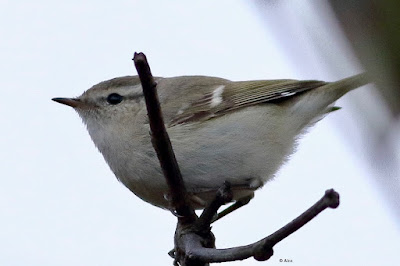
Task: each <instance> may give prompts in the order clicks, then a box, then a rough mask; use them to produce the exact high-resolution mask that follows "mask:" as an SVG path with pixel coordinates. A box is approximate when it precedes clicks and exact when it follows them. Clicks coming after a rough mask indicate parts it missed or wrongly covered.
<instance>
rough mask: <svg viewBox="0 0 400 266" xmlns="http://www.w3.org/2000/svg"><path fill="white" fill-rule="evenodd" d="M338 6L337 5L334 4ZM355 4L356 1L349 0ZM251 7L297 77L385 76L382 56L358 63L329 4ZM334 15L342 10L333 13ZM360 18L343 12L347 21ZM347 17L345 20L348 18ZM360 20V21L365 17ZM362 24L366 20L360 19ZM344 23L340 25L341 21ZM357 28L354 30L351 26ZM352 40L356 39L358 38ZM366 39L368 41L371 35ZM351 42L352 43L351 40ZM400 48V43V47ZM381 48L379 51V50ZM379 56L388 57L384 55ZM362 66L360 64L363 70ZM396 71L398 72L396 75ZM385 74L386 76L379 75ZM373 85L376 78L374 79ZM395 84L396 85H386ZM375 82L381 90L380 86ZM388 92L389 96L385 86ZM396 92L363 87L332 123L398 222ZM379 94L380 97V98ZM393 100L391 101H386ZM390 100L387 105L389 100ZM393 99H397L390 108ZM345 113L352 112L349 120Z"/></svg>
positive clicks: (260, 4)
mask: <svg viewBox="0 0 400 266" xmlns="http://www.w3.org/2000/svg"><path fill="white" fill-rule="evenodd" d="M332 2H335V5H336V6H337V7H338V6H340V3H341V2H347V1H332ZM350 2H354V1H350ZM253 4H254V5H253V7H255V10H256V12H257V13H258V14H259V15H260V16H261V18H262V19H263V21H264V22H265V27H266V28H267V29H268V30H269V32H273V34H274V37H275V38H276V39H277V40H278V42H279V44H280V45H281V46H282V49H284V50H285V52H286V54H287V56H288V59H289V60H290V61H291V62H292V64H293V69H295V71H296V72H297V73H296V74H297V75H298V77H296V78H301V79H305V78H313V79H322V80H335V79H340V78H344V77H346V76H350V75H353V74H356V73H359V72H362V71H363V70H362V69H363V68H364V69H367V70H368V71H369V72H371V71H373V72H374V73H379V74H381V73H382V76H384V74H385V75H387V68H386V66H385V62H386V61H385V60H384V59H382V60H379V56H380V54H381V51H379V50H378V52H377V51H375V53H374V56H373V57H372V58H361V60H360V61H358V59H357V57H356V55H355V53H354V52H353V49H352V44H351V43H350V42H349V41H348V39H347V38H346V35H345V33H344V30H343V29H342V27H341V24H340V23H339V21H338V20H337V19H336V16H335V13H334V12H333V10H332V8H331V7H330V5H329V3H328V1H320V0H319V1H311V0H310V1H306V0H303V1H262V0H255V1H253ZM336 10H346V9H343V8H342V9H340V8H336ZM357 13H360V12H356V11H354V12H353V13H351V12H347V13H346V14H347V15H349V16H354V15H355V14H357ZM347 18H348V17H347ZM363 18H364V17H363ZM364 19H365V18H364ZM342 22H343V21H342ZM346 22H347V23H353V24H351V26H348V28H351V29H352V30H353V31H354V30H355V29H356V30H360V31H361V29H362V28H363V27H364V26H365V25H364V24H363V23H361V20H360V21H357V20H356V19H353V20H351V19H347V20H346ZM354 24H357V25H354ZM356 36H358V35H357V34H356ZM362 36H364V37H363V38H364V39H361V38H357V39H354V40H353V41H356V42H358V45H356V47H361V48H362V47H364V44H365V42H364V43H360V41H365V40H366V39H368V38H367V37H365V35H362ZM369 37H370V36H369ZM370 39H373V38H370ZM350 41H352V40H350ZM399 45H400V44H399ZM382 47H383V46H382ZM378 48H381V46H372V45H371V44H369V43H368V49H370V50H368V51H363V52H362V53H361V52H359V53H357V54H363V55H364V56H367V55H370V54H368V52H369V53H371V49H378ZM382 53H388V52H387V51H382ZM371 60H372V62H375V61H377V62H378V61H379V64H378V66H381V65H382V66H385V67H382V68H379V72H377V71H376V69H377V68H378V67H377V66H376V65H374V64H371V63H370V64H369V65H366V64H365V62H371ZM360 62H362V63H364V64H363V67H361V64H360ZM397 71H399V70H397ZM383 73H384V74H383ZM373 78H374V81H375V82H376V81H377V80H376V79H375V76H373ZM386 83H391V84H393V83H394V82H386ZM386 83H384V82H382V81H381V80H379V81H377V85H378V87H379V89H381V88H380V87H381V86H382V84H386ZM385 88H386V91H390V90H389V89H387V88H388V86H387V87H385ZM392 89H393V90H396V92H393V93H391V94H390V93H388V92H386V93H379V92H381V91H379V92H378V91H377V90H376V89H374V88H372V85H370V86H368V88H362V89H360V90H357V91H355V92H354V93H351V94H349V95H348V96H346V97H345V98H344V99H343V100H341V105H342V106H343V105H344V107H345V110H346V112H340V114H339V115H336V116H335V117H336V119H335V118H334V119H332V120H333V121H334V122H335V124H336V126H337V127H338V128H340V130H341V131H342V134H343V138H344V139H345V141H346V142H347V145H348V146H351V148H352V150H353V151H354V154H355V155H356V157H360V158H362V159H363V161H364V165H365V167H366V169H368V172H370V173H371V176H373V177H374V183H376V184H378V187H380V188H381V192H382V194H383V195H384V196H385V197H386V199H387V200H388V201H389V202H390V203H391V204H390V205H392V208H391V210H392V211H393V213H394V214H395V215H396V216H397V218H398V219H399V218H400V208H398V206H400V182H399V181H400V180H399V179H400V178H399V177H400V124H399V123H398V122H397V123H396V120H395V119H394V118H393V116H392V114H396V112H397V108H398V107H399V106H400V102H396V101H397V98H396V97H397V94H398V92H399V91H398V87H393V86H392ZM381 95H383V96H384V97H382V96H381ZM388 95H391V96H388ZM388 98H389V99H390V100H388ZM393 98H394V99H395V101H394V103H393ZM348 112H351V114H350V115H349V113H348Z"/></svg>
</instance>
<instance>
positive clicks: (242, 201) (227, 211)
mask: <svg viewBox="0 0 400 266" xmlns="http://www.w3.org/2000/svg"><path fill="white" fill-rule="evenodd" d="M253 197H254V193H252V194H251V195H249V196H246V197H243V198H241V199H238V200H237V201H236V202H235V203H233V204H232V205H231V206H229V207H227V208H226V209H225V210H223V211H221V212H219V213H217V215H215V216H214V218H213V219H212V221H211V223H214V222H215V221H218V220H219V219H221V218H222V217H224V216H226V215H228V214H230V213H231V212H233V211H236V210H237V209H239V208H240V207H243V206H244V205H247V204H248V203H249V202H250V200H251V199H252V198H253Z"/></svg>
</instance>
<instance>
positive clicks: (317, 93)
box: [291, 73, 370, 127]
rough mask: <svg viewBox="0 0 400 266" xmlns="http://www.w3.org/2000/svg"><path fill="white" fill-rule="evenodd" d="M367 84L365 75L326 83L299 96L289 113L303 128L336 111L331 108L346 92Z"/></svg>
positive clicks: (335, 108) (334, 108)
mask: <svg viewBox="0 0 400 266" xmlns="http://www.w3.org/2000/svg"><path fill="white" fill-rule="evenodd" d="M369 82H370V80H369V78H368V76H367V74H366V73H362V74H358V75H355V76H351V77H348V78H345V79H342V80H338V81H335V82H329V83H326V84H324V85H322V86H320V87H318V88H315V89H312V90H309V91H307V92H305V93H303V94H302V95H299V97H298V98H297V99H296V102H295V103H294V104H293V106H292V108H291V112H292V114H294V117H297V119H298V120H299V122H300V123H301V125H300V127H303V126H305V125H306V124H308V123H310V122H311V121H314V120H315V119H320V116H321V115H322V116H323V115H324V114H327V113H329V112H332V111H336V110H338V108H337V107H333V104H334V102H335V101H336V100H337V99H339V98H340V97H342V96H343V95H344V94H346V93H347V92H349V91H351V90H353V89H356V88H358V87H361V86H363V85H366V84H368V83H369ZM301 121H302V122H301ZM307 121H308V122H307Z"/></svg>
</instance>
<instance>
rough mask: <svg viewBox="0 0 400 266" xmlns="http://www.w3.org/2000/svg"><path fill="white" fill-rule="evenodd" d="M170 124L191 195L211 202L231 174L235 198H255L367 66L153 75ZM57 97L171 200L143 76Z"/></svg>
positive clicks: (143, 194)
mask: <svg viewBox="0 0 400 266" xmlns="http://www.w3.org/2000/svg"><path fill="white" fill-rule="evenodd" d="M155 81H156V82H157V92H158V95H159V101H160V105H161V109H162V112H163V117H164V121H165V126H166V129H167V132H168V134H169V137H170V140H171V144H172V147H173V149H174V152H175V155H176V158H177V162H178V165H179V167H180V169H181V172H182V177H183V181H184V184H185V187H186V190H187V193H188V197H189V199H190V200H189V201H190V204H191V206H192V207H193V208H195V209H203V208H205V207H206V206H207V204H208V203H210V202H211V201H212V199H213V198H214V197H215V193H216V191H217V190H218V188H219V187H221V186H222V185H223V184H224V183H225V182H228V183H229V184H230V186H231V191H232V195H233V198H232V200H233V201H237V202H238V201H240V200H243V199H251V198H252V197H253V196H254V192H255V191H256V190H257V189H259V188H261V187H263V185H264V184H265V183H267V182H268V181H270V180H272V179H273V178H274V176H275V174H276V172H277V171H278V169H279V168H280V167H281V166H282V165H283V164H284V163H285V162H286V161H287V160H288V158H289V156H290V155H291V154H292V153H294V151H295V149H296V146H297V143H298V139H299V137H300V136H302V135H303V134H304V133H305V132H306V131H307V129H308V128H309V127H310V126H312V125H314V124H315V123H316V122H317V121H319V120H320V119H322V118H323V117H324V116H325V115H327V114H328V113H330V112H333V111H336V110H338V109H339V108H338V107H335V106H334V103H335V101H336V100H338V99H339V98H340V97H342V96H343V95H345V94H346V93H347V92H349V91H351V90H353V89H355V88H358V87H361V86H363V85H366V84H368V83H369V79H368V77H367V74H366V73H362V74H358V75H354V76H351V77H348V78H345V79H342V80H338V81H335V82H324V81H318V80H293V79H276V80H251V81H230V80H227V79H223V78H217V77H209V76H179V77H169V78H162V77H155ZM52 100H54V101H56V102H58V103H61V104H64V105H67V106H70V107H72V108H73V109H74V110H75V111H76V112H77V113H78V114H79V116H80V117H81V118H82V121H83V123H84V124H85V125H86V127H87V130H88V132H89V135H90V137H91V139H92V140H93V142H94V144H95V146H96V147H97V148H98V150H99V151H100V153H101V154H102V155H103V157H104V159H105V161H106V162H107V164H108V165H109V167H110V169H111V171H112V172H113V173H114V174H115V176H116V177H117V179H118V180H119V181H120V182H122V184H124V185H125V186H126V187H127V188H128V189H129V190H130V191H131V192H133V193H134V194H135V195H137V196H138V197H139V198H141V199H142V200H144V201H146V202H148V203H150V204H152V205H154V206H157V207H160V208H163V209H169V210H171V209H172V206H171V203H170V197H169V189H168V186H167V183H166V180H165V178H164V176H163V173H162V170H161V167H160V164H159V161H158V159H157V155H156V153H155V151H154V149H153V147H152V144H151V136H150V134H149V131H150V126H149V119H148V116H147V110H146V105H145V100H144V96H143V91H142V86H141V83H140V79H139V77H138V76H123V77H117V78H113V79H110V80H106V81H103V82H100V83H98V84H96V85H94V86H93V87H91V88H90V89H88V90H86V91H85V92H83V94H82V95H80V96H79V97H75V98H53V99H52Z"/></svg>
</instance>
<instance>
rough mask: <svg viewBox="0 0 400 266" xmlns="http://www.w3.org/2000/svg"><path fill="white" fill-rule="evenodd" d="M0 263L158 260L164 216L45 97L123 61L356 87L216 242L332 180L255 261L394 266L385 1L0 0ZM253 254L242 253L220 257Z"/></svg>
mask: <svg viewBox="0 0 400 266" xmlns="http://www.w3.org/2000/svg"><path fill="white" fill-rule="evenodd" d="M0 7H1V8H0V25H1V26H0V36H1V42H0V61H1V63H0V70H1V73H2V78H1V80H0V88H1V90H2V95H3V98H2V99H3V100H2V104H1V105H0V108H1V109H0V110H1V113H2V116H1V118H0V119H1V121H0V123H1V125H2V138H1V140H0V145H1V150H2V152H1V153H0V156H1V158H0V163H1V168H2V169H3V174H2V178H1V185H0V213H1V214H0V265H171V264H172V259H171V258H170V257H169V256H168V255H167V252H168V251H169V250H170V249H171V248H172V247H173V234H174V230H175V223H176V221H175V218H174V217H173V216H172V215H171V214H170V213H169V212H167V211H164V210H161V209H158V208H155V207H153V206H151V205H149V204H147V203H145V202H143V201H141V200H140V199H139V198H137V197H135V196H134V195H133V194H131V193H130V192H129V191H128V190H127V189H126V188H125V187H124V186H123V185H122V184H120V183H119V182H118V181H117V180H116V178H115V177H114V175H113V174H112V172H111V171H110V170H109V169H108V166H107V165H106V163H105V162H104V160H103V158H102V156H101V155H100V153H98V152H97V150H96V148H95V147H94V145H93V144H92V142H91V140H90V138H89V135H88V134H87V132H86V130H85V127H84V125H83V124H82V123H81V122H80V119H79V117H78V116H77V114H75V113H74V112H73V110H71V109H69V108H66V107H64V106H61V105H59V104H56V103H54V102H52V101H51V100H50V99H51V98H53V97H71V96H78V95H80V94H81V93H82V92H83V91H84V90H86V89H88V88H89V87H91V86H92V85H94V84H96V83H98V82H100V81H103V80H106V79H110V78H113V77H117V76H123V75H136V71H135V68H134V66H133V63H132V61H131V58H132V55H133V52H135V51H137V52H139V51H142V52H144V53H145V54H146V55H147V58H148V60H149V63H150V66H151V68H152V72H153V74H154V75H156V76H165V77H169V76H178V75H209V76H218V77H223V78H227V79H232V80H251V79H279V78H294V79H320V80H326V81H333V80H337V79H341V78H345V77H347V76H350V75H353V74H357V73H360V72H362V71H368V72H369V73H370V74H371V75H372V76H373V78H374V82H375V86H372V85H369V86H364V87H362V88H360V89H358V90H356V91H353V92H351V93H350V94H348V95H346V96H345V97H344V98H342V99H341V100H340V101H338V102H337V105H338V106H341V107H343V109H342V110H340V111H338V112H335V113H332V114H330V115H329V116H327V117H326V118H325V119H323V120H322V121H321V122H319V123H318V124H317V125H316V126H315V127H314V128H312V129H311V130H310V132H309V134H307V135H305V136H304V137H303V138H302V139H301V140H300V145H299V147H298V151H297V152H296V153H295V154H294V155H293V156H292V157H291V160H290V161H289V162H288V163H287V164H286V165H285V166H284V167H282V169H281V170H280V171H279V172H278V173H277V174H276V178H275V180H274V181H271V182H270V183H268V184H266V185H265V186H264V188H263V189H261V190H260V191H258V192H257V193H256V197H255V199H254V200H253V201H252V202H251V203H250V204H249V205H248V206H246V207H245V208H243V209H241V210H239V211H237V212H235V213H234V214H232V215H229V216H228V217H226V218H224V219H223V220H221V221H219V222H217V223H216V224H215V225H214V226H213V231H214V233H215V235H216V237H217V246H218V247H220V248H222V247H231V246H236V245H244V244H248V243H250V242H253V241H256V240H259V239H260V238H262V237H264V236H266V235H268V234H270V233H272V232H274V231H275V230H277V229H279V228H280V227H281V226H283V225H285V224H286V223H287V222H289V221H291V220H292V219H293V218H295V217H296V216H297V215H298V214H300V213H301V212H303V211H304V210H305V209H307V208H308V207H309V206H310V205H312V204H313V203H314V202H315V201H317V200H318V199H319V198H320V197H321V196H322V195H323V193H324V191H325V190H326V189H328V188H334V189H335V190H337V191H338V192H339V193H340V195H341V205H340V206H339V208H338V209H336V210H326V211H325V212H323V213H322V214H321V215H319V216H318V217H317V218H315V219H314V220H313V221H311V222H310V223H309V224H307V225H306V226H304V227H303V228H301V229H300V230H299V231H298V232H296V233H295V234H293V235H292V236H290V237H289V238H287V239H286V240H284V241H282V242H281V243H279V244H278V245H277V246H276V247H275V249H274V251H275V255H274V256H273V257H272V258H271V259H270V260H269V261H268V262H264V264H269V265H282V262H280V260H281V259H289V260H292V261H293V263H295V265H378V264H379V265H397V262H398V261H397V260H398V250H400V231H399V229H400V227H399V221H400V196H399V195H400V193H399V192H400V182H399V179H400V123H399V113H400V96H399V94H400V92H399V90H398V88H399V77H400V74H399V69H400V68H399V62H400V60H399V56H400V54H399V53H398V51H399V50H400V49H399V44H400V42H399V40H398V39H399V38H400V37H399V36H400V34H399V32H398V31H399V30H400V25H399V18H400V16H399V9H400V7H398V5H396V1H394V0H393V1H390V0H384V1H377V0H375V1H369V0H365V1H361V0H359V1H341V0H336V1H326V0H319V1H316V0H314V1H312V0H299V1H287V0H286V1H285V0H281V1H261V0H253V1H227V0H224V1H211V0H207V1H201V2H200V1H155V0H154V1H133V0H130V1H127V0H125V1H124V0H116V1H113V2H112V4H111V2H109V1H76V0H71V1H68V2H67V1H46V0H37V1H34V2H32V1H26V0H25V1H24V0H20V1H1V2H0ZM256 264H257V265H258V264H260V263H259V262H256V261H254V260H253V259H249V260H247V261H242V262H233V263H229V264H228V265H256Z"/></svg>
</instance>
